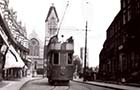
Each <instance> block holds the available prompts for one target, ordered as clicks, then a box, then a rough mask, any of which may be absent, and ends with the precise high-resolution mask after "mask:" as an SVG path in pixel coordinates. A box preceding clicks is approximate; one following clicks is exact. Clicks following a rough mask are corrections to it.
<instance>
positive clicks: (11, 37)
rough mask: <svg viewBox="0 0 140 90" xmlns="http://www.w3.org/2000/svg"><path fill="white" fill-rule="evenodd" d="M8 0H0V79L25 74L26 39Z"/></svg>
mask: <svg viewBox="0 0 140 90" xmlns="http://www.w3.org/2000/svg"><path fill="white" fill-rule="evenodd" d="M16 17H17V16H16V13H15V11H14V10H13V9H10V8H9V0H1V1H0V80H2V79H16V78H21V77H23V76H26V75H27V73H26V71H27V68H28V65H27V63H28V60H27V54H28V52H29V50H28V39H27V36H26V35H27V33H26V28H25V26H24V27H23V26H22V24H21V22H20V23H19V22H18V21H17V20H16Z"/></svg>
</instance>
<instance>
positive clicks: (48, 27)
mask: <svg viewBox="0 0 140 90" xmlns="http://www.w3.org/2000/svg"><path fill="white" fill-rule="evenodd" d="M58 22H59V18H58V15H57V12H56V8H55V6H54V5H52V6H51V7H50V8H49V11H48V15H47V17H46V20H45V45H47V44H48V42H49V40H50V38H51V37H52V36H54V35H56V34H57V30H58V27H57V26H58Z"/></svg>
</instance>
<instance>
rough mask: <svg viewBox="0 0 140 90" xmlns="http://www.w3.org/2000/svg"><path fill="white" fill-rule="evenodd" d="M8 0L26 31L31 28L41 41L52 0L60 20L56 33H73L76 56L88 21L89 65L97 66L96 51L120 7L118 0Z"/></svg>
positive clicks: (67, 35) (82, 44)
mask: <svg viewBox="0 0 140 90" xmlns="http://www.w3.org/2000/svg"><path fill="white" fill-rule="evenodd" d="M9 2H10V4H9V5H10V6H9V7H10V8H13V9H14V10H15V11H17V20H18V21H19V20H21V21H22V25H26V30H27V34H28V35H29V34H30V33H31V32H32V31H33V30H34V31H35V32H36V33H37V34H38V37H39V38H40V40H42V41H43V42H44V39H45V19H46V17H47V14H48V10H49V7H50V6H51V5H52V3H53V4H54V6H55V8H56V11H57V14H58V17H59V20H60V22H61V21H62V25H61V29H60V33H59V35H62V34H63V35H64V37H65V38H68V37H69V36H73V38H74V44H75V46H74V47H75V53H74V54H75V55H79V54H80V47H84V45H85V44H84V42H85V32H84V30H85V26H86V21H87V22H88V25H87V28H88V33H87V34H88V37H87V48H88V53H89V54H88V61H89V67H95V66H98V65H99V53H100V51H101V49H102V48H103V43H104V41H105V39H106V30H107V28H108V27H109V25H110V24H111V22H112V21H113V19H114V17H115V16H116V15H117V13H118V12H119V10H120V0H9ZM68 2H69V5H68V8H67V9H66V13H65V16H64V19H63V20H62V16H63V14H64V11H65V8H66V5H67V3H68ZM87 2H88V3H87Z"/></svg>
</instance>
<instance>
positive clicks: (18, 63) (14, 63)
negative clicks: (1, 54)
mask: <svg viewBox="0 0 140 90" xmlns="http://www.w3.org/2000/svg"><path fill="white" fill-rule="evenodd" d="M24 65H25V63H24V62H23V60H22V59H21V57H20V56H19V54H18V53H17V52H16V50H15V49H14V47H13V46H12V45H10V46H9V49H8V51H7V53H6V60H5V65H4V69H8V68H23V67H24Z"/></svg>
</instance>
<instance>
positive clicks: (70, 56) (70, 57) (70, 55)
mask: <svg viewBox="0 0 140 90" xmlns="http://www.w3.org/2000/svg"><path fill="white" fill-rule="evenodd" d="M68 64H72V53H69V54H68Z"/></svg>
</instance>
